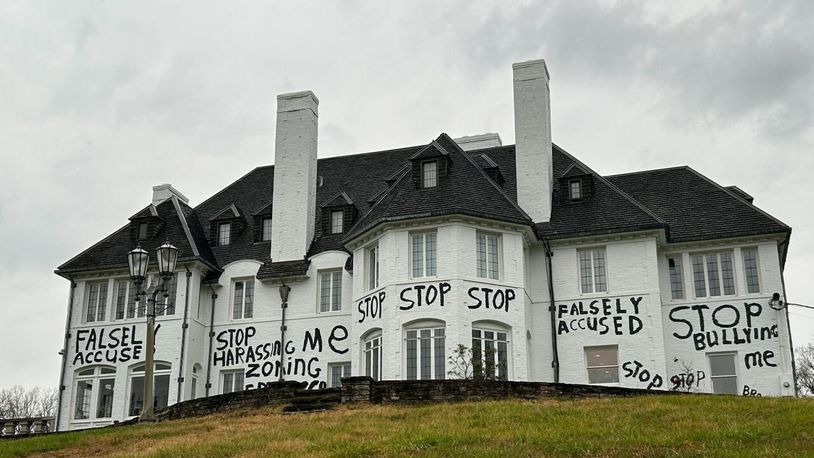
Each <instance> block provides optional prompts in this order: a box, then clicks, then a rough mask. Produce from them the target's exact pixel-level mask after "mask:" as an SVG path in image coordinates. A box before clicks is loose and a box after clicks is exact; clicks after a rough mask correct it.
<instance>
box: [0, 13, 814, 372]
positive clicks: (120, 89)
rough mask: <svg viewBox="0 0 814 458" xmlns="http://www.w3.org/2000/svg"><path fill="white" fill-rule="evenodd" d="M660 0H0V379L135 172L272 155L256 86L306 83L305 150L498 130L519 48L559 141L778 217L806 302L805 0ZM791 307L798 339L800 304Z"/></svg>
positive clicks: (201, 182) (277, 88) (167, 177)
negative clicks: (539, 78) (734, 191)
mask: <svg viewBox="0 0 814 458" xmlns="http://www.w3.org/2000/svg"><path fill="white" fill-rule="evenodd" d="M213 3H214V2H213ZM678 3H679V2H673V1H668V2H664V3H663V4H656V3H654V2H647V4H644V2H609V3H607V2H599V3H595V2H581V1H579V2H577V1H562V2H539V3H535V2H525V1H521V2H518V1H500V2H483V1H473V0H463V1H449V2H439V1H410V2H392V3H391V2H361V1H342V2H339V1H335V2H320V3H317V2H306V1H303V2H262V3H261V2H218V3H217V4H216V5H213V4H211V3H206V4H204V2H200V1H190V2H163V1H162V2H106V1H105V2H103V1H84V2H82V1H77V2H38V1H28V0H20V1H11V2H9V1H5V0H0V167H2V171H3V172H2V175H0V292H2V295H0V308H1V309H2V314H1V317H0V387H4V386H9V385H12V384H17V383H19V384H23V385H42V386H56V384H57V379H58V374H59V362H60V361H59V357H58V355H57V351H58V350H59V348H60V347H61V344H62V341H61V340H62V336H63V333H64V325H65V314H66V309H67V300H68V282H67V280H64V279H62V278H60V277H57V276H56V275H54V274H53V273H52V271H53V270H54V269H55V268H56V267H57V266H58V265H59V264H61V263H62V262H64V261H66V260H67V259H69V258H70V257H72V256H73V255H75V254H77V253H79V252H80V251H82V250H84V249H85V248H87V247H89V246H90V245H92V244H93V243H95V242H97V241H99V240H100V239H102V238H103V237H105V236H107V235H108V234H110V233H111V232H113V231H115V230H116V229H118V228H119V227H121V226H122V225H124V224H125V223H127V218H128V217H129V216H130V215H132V214H133V213H135V212H136V211H137V210H139V209H140V208H143V207H144V206H145V205H146V204H147V203H149V201H150V197H151V186H153V185H155V184H159V183H164V182H169V183H172V184H173V185H174V186H175V187H177V188H178V189H179V190H181V192H183V193H185V194H186V195H187V196H188V197H189V198H190V199H191V204H192V205H196V204H198V203H200V202H202V201H203V200H204V199H206V198H207V197H208V196H210V195H212V194H213V193H215V192H216V191H218V190H220V189H221V188H223V187H224V186H226V185H227V184H229V183H231V182H232V181H234V180H235V179H237V178H239V177H240V176H242V175H243V174H245V173H247V172H248V171H249V170H251V169H252V168H254V167H256V166H259V165H267V164H271V163H272V161H273V154H274V150H273V145H274V122H275V116H274V112H275V96H276V95H277V94H279V93H283V92H288V91H294V90H304V89H311V90H313V91H314V92H315V93H316V94H317V96H318V97H319V99H320V103H321V104H320V126H319V127H320V131H319V135H320V138H319V155H320V157H326V156H334V155H340V154H349V153H356V152H365V151H375V150H380V149H389V148H395V147H402V146H408V145H416V144H421V143H427V142H428V141H430V140H431V139H433V138H435V137H436V136H437V135H438V134H439V133H440V132H447V133H449V134H450V135H453V136H460V135H472V134H478V133H483V132H498V133H500V135H501V137H502V138H503V141H504V144H512V143H514V133H513V114H512V86H511V85H512V75H511V64H512V62H516V61H522V60H528V59H532V58H545V59H546V61H547V63H548V68H549V71H550V72H551V77H552V81H551V97H552V103H551V105H552V118H553V119H552V124H553V127H552V131H553V138H554V141H555V142H556V143H557V144H558V145H560V146H561V147H563V148H565V149H566V150H567V151H569V152H571V153H572V154H574V155H576V156H577V157H579V158H580V159H582V160H583V161H584V162H585V163H587V164H588V165H589V166H591V167H593V168H594V169H595V170H597V171H598V172H599V173H602V174H613V173H622V172H628V171H635V170H642V169H650V168H660V167H669V166H675V165H684V164H687V165H690V166H692V167H693V168H695V169H696V170H698V171H700V172H701V173H703V174H705V175H706V176H708V177H710V178H712V179H713V180H715V181H717V182H719V183H721V184H723V185H731V184H735V185H738V186H739V187H741V188H742V189H744V190H745V191H747V192H748V193H750V194H752V195H753V196H754V198H755V204H756V205H758V206H759V207H760V208H762V209H764V210H766V211H768V212H769V213H771V214H772V215H774V216H776V217H777V218H779V219H781V220H782V221H784V222H785V223H787V224H789V225H791V226H792V227H793V228H794V232H793V235H792V241H791V247H790V251H789V258H788V264H787V265H786V281H787V287H788V295H789V300H791V301H793V302H801V303H805V304H814V292H812V289H811V287H812V285H811V284H810V283H811V280H812V276H811V270H812V267H814V231H812V222H814V216H813V215H812V208H813V207H814V206H813V205H812V198H814V184H813V182H814V180H812V179H811V174H812V173H814V155H812V151H813V148H812V147H814V122H813V121H814V119H813V118H814V47H813V46H812V43H814V2H811V1H807V0H800V1H783V2H780V1H777V2H772V1H763V0H760V1H751V2H712V1H704V2H698V3H697V4H694V3H684V2H681V3H680V5H678ZM283 4H284V6H283ZM791 318H792V327H793V337H794V339H795V344H800V343H803V342H806V341H810V340H812V338H814V310H804V309H800V308H794V307H792V308H791Z"/></svg>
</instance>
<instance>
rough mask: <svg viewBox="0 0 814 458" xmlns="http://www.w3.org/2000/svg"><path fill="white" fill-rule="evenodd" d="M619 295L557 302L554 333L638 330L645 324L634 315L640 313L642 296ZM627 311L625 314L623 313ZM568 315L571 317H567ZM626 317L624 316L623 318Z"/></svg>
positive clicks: (629, 331) (619, 332)
mask: <svg viewBox="0 0 814 458" xmlns="http://www.w3.org/2000/svg"><path fill="white" fill-rule="evenodd" d="M629 301H630V305H628V304H627V302H628V301H622V299H619V298H617V299H609V298H605V299H596V300H593V301H591V302H582V301H579V302H574V303H573V304H571V305H570V306H569V305H568V304H559V305H558V306H557V319H558V320H559V322H558V324H557V334H568V333H569V332H574V331H593V332H595V333H597V334H599V335H605V334H607V333H609V332H611V331H613V333H614V334H616V335H617V336H621V335H624V334H625V333H627V334H628V335H631V336H632V335H635V334H638V333H639V331H641V330H642V328H643V327H644V324H643V323H642V320H641V319H640V318H639V317H638V316H636V315H638V314H639V303H641V301H642V298H641V297H631V298H629ZM625 315H627V317H625ZM569 318H570V320H569ZM625 318H627V319H625Z"/></svg>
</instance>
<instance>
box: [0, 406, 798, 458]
mask: <svg viewBox="0 0 814 458" xmlns="http://www.w3.org/2000/svg"><path fill="white" fill-rule="evenodd" d="M30 455H33V456H37V455H40V456H82V457H85V456H97V455H113V456H158V457H163V456H167V457H169V456H195V457H209V456H211V457H222V456H296V457H307V456H404V455H412V456H444V457H446V456H494V457H511V456H564V455H565V456H737V457H745V456H760V457H764V456H814V400H812V399H777V398H743V397H734V396H646V397H634V398H605V399H585V400H539V401H521V400H505V401H489V402H467V403H456V404H433V405H421V406H403V405H397V406H382V405H372V406H362V407H358V406H354V407H347V406H341V407H338V408H337V409H335V410H332V411H327V412H318V413H301V414H283V413H281V411H280V409H279V408H271V407H270V408H265V409H261V410H253V411H245V412H238V413H232V414H218V415H212V416H209V417H204V418H192V419H186V420H179V421H171V422H164V423H159V424H153V425H136V426H128V427H122V428H105V429H97V430H93V431H84V432H74V433H67V434H57V435H51V436H42V437H34V438H27V439H17V440H3V441H0V456H3V457H5V456H30Z"/></svg>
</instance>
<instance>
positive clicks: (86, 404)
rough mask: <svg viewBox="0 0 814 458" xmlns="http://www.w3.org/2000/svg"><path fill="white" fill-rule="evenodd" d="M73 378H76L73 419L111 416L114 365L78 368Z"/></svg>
mask: <svg viewBox="0 0 814 458" xmlns="http://www.w3.org/2000/svg"><path fill="white" fill-rule="evenodd" d="M74 380H76V393H75V398H74V414H73V419H74V420H92V419H96V418H110V417H112V416H113V391H114V386H115V384H116V368H115V367H112V366H93V367H86V368H83V369H79V370H77V371H76V377H74ZM94 407H95V408H94Z"/></svg>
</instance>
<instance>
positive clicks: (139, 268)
mask: <svg viewBox="0 0 814 458" xmlns="http://www.w3.org/2000/svg"><path fill="white" fill-rule="evenodd" d="M149 262H150V253H147V251H146V250H145V249H144V248H142V247H141V245H139V246H137V247H136V248H134V249H133V250H131V251H130V252H129V253H127V263H128V266H129V267H130V278H131V279H132V280H133V282H134V283H142V282H144V279H145V278H146V277H147V264H149Z"/></svg>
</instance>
